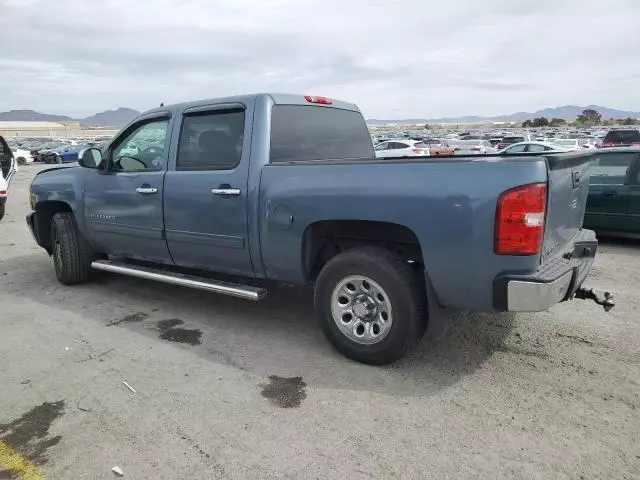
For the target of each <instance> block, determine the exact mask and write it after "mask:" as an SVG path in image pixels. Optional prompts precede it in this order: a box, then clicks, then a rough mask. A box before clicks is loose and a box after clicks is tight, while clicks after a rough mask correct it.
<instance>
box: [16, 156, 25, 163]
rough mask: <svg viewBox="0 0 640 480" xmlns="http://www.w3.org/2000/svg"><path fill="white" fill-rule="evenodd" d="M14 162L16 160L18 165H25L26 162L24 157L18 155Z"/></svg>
mask: <svg viewBox="0 0 640 480" xmlns="http://www.w3.org/2000/svg"><path fill="white" fill-rule="evenodd" d="M16 162H18V165H26V164H27V159H26V158H24V157H18V159H17V160H16Z"/></svg>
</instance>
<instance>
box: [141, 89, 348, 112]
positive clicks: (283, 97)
mask: <svg viewBox="0 0 640 480" xmlns="http://www.w3.org/2000/svg"><path fill="white" fill-rule="evenodd" d="M261 99H268V100H270V101H272V102H273V103H274V104H276V105H314V106H319V107H325V108H327V107H329V108H340V109H342V110H351V111H354V112H360V109H359V108H358V106H357V105H356V104H354V103H349V102H343V101H341V100H336V99H334V98H332V99H331V104H330V105H322V104H318V103H313V102H309V101H307V100H306V99H305V95H302V94H295V93H253V94H246V95H233V96H230V97H219V98H206V99H202V100H195V101H191V102H183V103H175V104H172V105H164V106H162V107H156V108H152V109H150V110H147V111H146V112H144V114H149V113H154V112H163V111H167V110H176V109H177V110H183V109H185V108H189V107H196V106H200V105H207V104H213V103H249V102H253V101H256V100H258V101H259V100H261Z"/></svg>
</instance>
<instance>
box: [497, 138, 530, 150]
mask: <svg viewBox="0 0 640 480" xmlns="http://www.w3.org/2000/svg"><path fill="white" fill-rule="evenodd" d="M531 140H532V138H531V136H530V135H522V136H508V137H502V140H500V142H499V143H498V145H496V147H495V148H497V149H498V150H502V149H504V148H507V147H508V146H509V145H513V144H514V143H521V142H530V141H531Z"/></svg>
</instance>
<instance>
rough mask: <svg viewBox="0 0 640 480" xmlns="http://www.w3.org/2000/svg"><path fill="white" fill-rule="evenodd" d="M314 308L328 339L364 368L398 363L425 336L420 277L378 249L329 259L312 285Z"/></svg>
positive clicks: (424, 311) (401, 259)
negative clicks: (365, 365) (371, 365)
mask: <svg viewBox="0 0 640 480" xmlns="http://www.w3.org/2000/svg"><path fill="white" fill-rule="evenodd" d="M315 308H316V314H317V317H318V321H319V322H320V326H321V327H322V330H323V332H324V334H325V335H326V337H327V339H328V340H329V341H330V342H331V343H332V344H333V345H334V347H335V348H336V349H337V350H338V351H340V352H341V353H342V354H344V355H345V356H347V357H349V358H351V359H353V360H357V361H359V362H363V363H369V364H373V365H382V364H387V363H391V362H394V361H396V360H398V359H400V358H402V357H403V356H404V355H406V354H407V352H409V350H410V349H411V348H412V347H413V346H414V345H415V344H416V342H417V341H418V340H419V339H420V338H421V336H422V334H423V333H424V331H425V328H424V327H425V325H426V318H425V315H426V294H425V289H424V281H423V280H422V276H421V275H420V274H419V273H418V272H416V271H415V270H414V269H413V268H412V267H411V265H409V264H408V263H407V262H406V261H405V260H404V259H403V258H402V257H400V256H398V255H396V254H395V253H393V252H390V251H387V250H384V249H380V248H369V247H365V248H356V249H352V250H348V251H346V252H344V253H342V254H340V255H337V256H336V257H334V258H333V259H331V260H330V261H329V262H328V263H327V264H326V265H325V266H324V268H323V269H322V271H321V272H320V275H319V276H318V280H317V282H316V287H315Z"/></svg>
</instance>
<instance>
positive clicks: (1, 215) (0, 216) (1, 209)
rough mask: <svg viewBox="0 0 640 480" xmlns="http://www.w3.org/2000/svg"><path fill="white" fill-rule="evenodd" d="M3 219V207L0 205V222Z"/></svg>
mask: <svg viewBox="0 0 640 480" xmlns="http://www.w3.org/2000/svg"><path fill="white" fill-rule="evenodd" d="M3 217H4V205H0V220H2V218H3Z"/></svg>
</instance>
